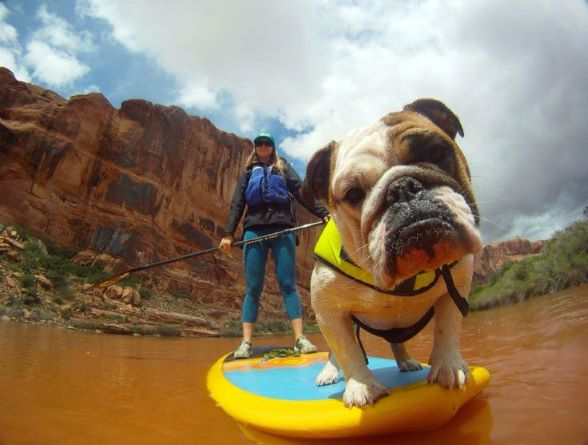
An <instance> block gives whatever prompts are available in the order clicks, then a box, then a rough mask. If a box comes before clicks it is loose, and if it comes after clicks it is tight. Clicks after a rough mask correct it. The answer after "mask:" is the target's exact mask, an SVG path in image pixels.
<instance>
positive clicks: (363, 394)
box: [343, 378, 388, 408]
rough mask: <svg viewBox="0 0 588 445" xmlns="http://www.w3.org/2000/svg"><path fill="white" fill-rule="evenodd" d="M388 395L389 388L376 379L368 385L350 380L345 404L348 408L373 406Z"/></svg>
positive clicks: (344, 396) (346, 387)
mask: <svg viewBox="0 0 588 445" xmlns="http://www.w3.org/2000/svg"><path fill="white" fill-rule="evenodd" d="M387 395H388V388H386V387H385V386H384V385H382V384H381V383H380V382H378V381H377V380H375V379H373V378H372V379H370V381H369V382H368V383H362V382H358V381H357V380H355V379H354V378H350V379H349V380H348V381H347V384H346V385H345V392H344V393H343V403H344V404H345V406H346V407H348V408H351V407H352V406H359V407H362V406H365V405H373V404H374V403H376V402H377V401H378V400H379V399H381V398H382V397H385V396H387Z"/></svg>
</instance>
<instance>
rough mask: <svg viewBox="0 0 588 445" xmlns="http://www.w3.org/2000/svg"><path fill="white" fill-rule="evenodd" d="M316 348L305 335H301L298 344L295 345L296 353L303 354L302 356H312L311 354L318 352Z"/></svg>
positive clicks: (297, 340)
mask: <svg viewBox="0 0 588 445" xmlns="http://www.w3.org/2000/svg"><path fill="white" fill-rule="evenodd" d="M316 351H317V349H316V346H315V345H313V344H312V343H311V342H310V340H309V339H308V338H306V337H305V336H304V335H301V336H300V337H298V338H297V339H296V343H295V344H294V352H296V353H298V354H299V353H302V354H310V353H311V352H316Z"/></svg>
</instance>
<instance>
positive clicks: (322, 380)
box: [314, 361, 339, 386]
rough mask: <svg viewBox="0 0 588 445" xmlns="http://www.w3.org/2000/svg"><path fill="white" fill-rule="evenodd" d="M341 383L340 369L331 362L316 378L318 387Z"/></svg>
mask: <svg viewBox="0 0 588 445" xmlns="http://www.w3.org/2000/svg"><path fill="white" fill-rule="evenodd" d="M338 381H339V369H338V368H337V367H336V366H335V365H333V364H332V363H331V362H330V361H328V362H327V363H326V365H325V366H324V368H323V369H322V370H321V372H320V373H319V375H317V376H316V379H315V381H314V382H315V383H316V385H317V386H325V385H331V384H333V383H337V382H338Z"/></svg>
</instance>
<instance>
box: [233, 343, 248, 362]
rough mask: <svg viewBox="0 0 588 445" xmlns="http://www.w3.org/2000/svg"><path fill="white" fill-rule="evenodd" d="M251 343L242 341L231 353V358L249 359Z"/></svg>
mask: <svg viewBox="0 0 588 445" xmlns="http://www.w3.org/2000/svg"><path fill="white" fill-rule="evenodd" d="M251 349H252V348H251V342H248V341H247V340H243V341H242V342H241V344H240V345H239V347H238V348H237V349H235V352H233V358H249V357H251Z"/></svg>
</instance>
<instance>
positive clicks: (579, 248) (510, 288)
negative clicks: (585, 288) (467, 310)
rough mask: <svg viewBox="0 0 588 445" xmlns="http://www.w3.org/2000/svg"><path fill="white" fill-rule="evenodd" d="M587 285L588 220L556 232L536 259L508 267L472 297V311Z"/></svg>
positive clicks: (510, 264) (505, 266)
mask: <svg viewBox="0 0 588 445" xmlns="http://www.w3.org/2000/svg"><path fill="white" fill-rule="evenodd" d="M583 283H588V221H578V222H576V223H574V224H572V225H571V226H569V227H567V228H566V229H564V230H562V231H560V232H557V233H556V234H555V235H554V237H553V238H552V239H551V240H550V241H549V242H548V243H547V244H546V245H545V247H543V249H542V251H541V253H540V254H539V255H537V256H533V257H527V258H525V259H523V260H522V261H520V262H510V263H507V264H505V265H504V266H503V267H502V269H501V270H500V271H498V272H497V273H496V274H495V275H494V276H493V277H492V279H491V281H490V283H489V284H488V285H486V286H480V287H476V288H474V289H473V290H472V294H471V296H470V298H469V301H470V305H471V306H472V309H486V308H490V307H495V306H501V305H505V304H509V303H516V302H519V301H523V300H526V299H528V298H531V297H535V296H539V295H545V294H548V293H551V292H557V291H560V290H562V289H565V288H567V287H570V286H577V285H580V284H583Z"/></svg>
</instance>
